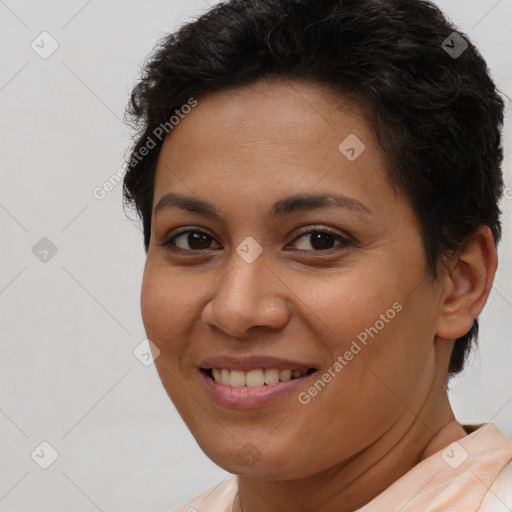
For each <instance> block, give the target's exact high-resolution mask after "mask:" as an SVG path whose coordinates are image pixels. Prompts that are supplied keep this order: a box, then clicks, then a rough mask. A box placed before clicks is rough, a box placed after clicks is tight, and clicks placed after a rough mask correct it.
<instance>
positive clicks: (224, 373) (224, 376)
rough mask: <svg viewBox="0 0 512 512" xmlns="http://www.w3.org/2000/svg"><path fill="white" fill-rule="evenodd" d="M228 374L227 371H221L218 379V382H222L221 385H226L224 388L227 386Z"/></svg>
mask: <svg viewBox="0 0 512 512" xmlns="http://www.w3.org/2000/svg"><path fill="white" fill-rule="evenodd" d="M230 373H231V372H230V371H229V370H221V379H220V381H221V382H222V384H226V386H228V385H229V375H230ZM217 382H218V381H217Z"/></svg>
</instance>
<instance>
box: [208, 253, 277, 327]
mask: <svg viewBox="0 0 512 512" xmlns="http://www.w3.org/2000/svg"><path fill="white" fill-rule="evenodd" d="M241 249H247V247H244V246H243V245H242V244H241ZM239 250H240V248H239ZM249 252H250V248H249ZM265 263H266V262H265V255H264V254H261V255H259V256H258V257H257V258H255V259H254V260H252V261H251V260H250V259H246V258H244V256H243V253H242V256H241V255H240V254H238V251H237V252H233V256H232V259H231V261H230V263H229V268H228V270H227V271H226V272H225V273H224V274H223V275H222V276H221V277H220V278H219V281H218V283H217V286H216V288H215V291H214V294H213V296H212V298H211V301H210V303H209V304H208V306H207V308H206V309H208V310H209V313H207V314H206V315H205V321H206V322H209V323H212V324H214V325H216V326H217V327H219V328H220V329H222V330H223V331H225V332H226V333H228V334H230V335H232V336H238V337H243V335H244V333H245V332H246V331H248V330H249V329H250V328H252V327H255V326H265V327H270V328H280V327H282V326H283V325H284V324H286V322H287V306H286V301H285V299H284V297H282V296H281V294H279V291H278V290H277V289H276V283H275V276H273V273H272V272H271V270H270V269H269V268H268V267H267V266H266V264H265Z"/></svg>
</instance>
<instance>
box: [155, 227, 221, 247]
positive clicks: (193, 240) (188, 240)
mask: <svg viewBox="0 0 512 512" xmlns="http://www.w3.org/2000/svg"><path fill="white" fill-rule="evenodd" d="M212 240H213V238H212V237H211V236H209V235H207V234H206V233H204V232H202V231H197V230H189V231H183V232H181V233H178V234H177V235H175V236H173V237H172V238H170V239H169V240H167V241H166V242H164V243H163V244H161V245H162V247H165V248H167V249H170V250H173V249H174V248H176V247H177V248H178V249H181V250H184V251H200V250H205V249H210V244H211V242H212Z"/></svg>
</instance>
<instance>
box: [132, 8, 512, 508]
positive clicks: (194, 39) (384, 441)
mask: <svg viewBox="0 0 512 512" xmlns="http://www.w3.org/2000/svg"><path fill="white" fill-rule="evenodd" d="M129 113H130V114H131V115H132V117H133V120H134V122H135V124H136V125H137V126H138V128H139V132H138V138H137V140H136V143H135V145H134V147H133V150H132V153H131V158H130V162H129V164H128V172H127V174H126V176H125V182H124V192H125V199H126V202H127V204H130V205H134V206H135V208H136V209H137V212H138V213H139V214H140V216H141V218H142V221H143V226H144V243H145V249H146V252H147V261H146V266H145V269H144V276H143V283H142V292H141V311H142V317H143V321H144V326H145V329H146V333H147V336H148V338H149V339H150V340H151V341H152V343H153V345H152V346H153V350H154V354H155V365H156V367H157V370H158V373H159V375H160V378H161V380H162V383H163V385H164V387H165V389H166V391H167V393H168V394H169V397H170V398H171V400H172V401H173V403H174V405H175V406H176V408H177V410H178V411H179V413H180V415H181V416H182V418H183V420H184V421H185V423H186V424H187V426H188V428H189V429H190V431H191V432H192V434H193V435H194V437H195V439H196V440H197V442H198V444H199V445H200V447H201V448H202V449H203V451H204V452H205V454H206V455H207V456H208V457H210V458H211V459H212V460H213V461H214V462H215V463H216V464H218V465H219V466H221V467H222V468H224V469H225V470H226V471H228V472H230V473H232V474H233V475H236V476H233V477H232V478H230V479H228V480H227V481H225V482H223V483H222V484H221V485H219V486H217V487H216V488H214V489H209V490H207V491H205V492H204V493H203V494H201V495H200V496H198V497H196V498H195V499H193V500H192V501H190V502H189V503H187V504H185V505H183V506H182V507H180V508H178V509H177V510H178V511H191V510H199V511H215V512H219V511H228V512H229V511H231V512H238V511H240V512H241V511H243V512H256V511H262V510H264V511H265V512H277V511H288V510H305V511H306V510H307V511H309V510H311V511H313V510H314V511H316V512H323V511H325V512H327V511H337V512H348V511H354V510H364V511H365V512H370V511H372V512H383V511H391V510H392V511H397V510H401V511H433V510H436V511H439V510H443V511H448V510H450V511H455V510H461V511H462V510H463V511H465V512H468V511H473V510H483V511H491V510H492V511H493V512H494V511H497V510H512V463H511V461H512V443H511V442H510V441H509V440H508V439H507V438H506V437H505V436H504V435H503V434H502V433H501V432H500V431H499V429H498V428H497V427H496V426H495V425H494V424H492V423H490V424H483V425H477V426H470V425H461V424H459V423H458V422H457V420H456V419H455V417H454V414H453V411H452V408H451V406H450V403H449V401H448V397H447V383H448V379H449V377H450V376H453V375H455V374H457V373H458V372H460V371H461V370H462V368H463V366H464V361H465V357H466V355H467V353H468V351H469V350H470V348H471V345H472V343H473V342H474V340H475V339H476V336H477V331H478V321H477V317H478V315H479V314H480V312H481V311H482V308H483V307H484V304H485V302H486V300H487V297H488V295H489V292H490V289H491V286H492V282H493V279H494V275H495V271H496V267H497V257H496V246H497V244H498V242H499V240H500V234H501V227H500V220H499V214H500V210H499V207H498V201H499V199H500V196H501V193H502V189H503V180H502V175H501V168H500V167H501V162H502V150H501V147H500V140H501V134H500V130H501V126H502V122H503V102H502V99H501V98H500V96H499V95H498V93H497V91H496V88H495V85H494V83H493V82H492V80H491V78H490V77H489V73H488V70H487V67H486V64H485V62H484V61H483V59H482V57H481V56H480V54H479V52H478V51H477V49H476V48H475V47H474V46H473V45H472V44H471V42H470V41H469V40H468V38H467V36H465V35H464V34H461V33H459V32H457V31H456V29H455V28H454V27H453V26H452V25H451V24H450V23H449V22H448V21H447V20H446V19H445V18H444V17H443V15H442V13H441V12H440V11H439V10H438V8H437V7H435V6H434V5H433V4H431V3H429V2H427V1H423V0H408V1H403V0H357V1H355V0H350V1H341V0H325V1H311V0H251V1H250V2H241V1H236V0H231V1H228V2H225V3H223V4H220V5H217V6H215V7H213V8H212V9H211V10H210V11H209V12H208V13H206V14H205V15H203V16H201V17H200V18H199V19H197V20H196V21H194V22H192V23H189V24H187V25H185V26H183V27H182V28H181V29H180V30H179V31H178V32H177V33H176V34H171V35H169V36H168V37H166V38H164V39H163V40H162V41H161V44H160V45H159V47H158V48H157V49H156V51H155V53H154V54H153V55H152V58H151V59H150V60H149V62H148V63H147V65H146V67H145V71H144V74H143V76H142V79H141V81H140V82H139V83H138V85H137V86H136V87H135V89H134V91H133V93H132V101H131V108H130V110H129ZM156 355H158V357H156Z"/></svg>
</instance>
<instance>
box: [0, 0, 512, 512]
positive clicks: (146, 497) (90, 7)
mask: <svg viewBox="0 0 512 512" xmlns="http://www.w3.org/2000/svg"><path fill="white" fill-rule="evenodd" d="M438 3H439V5H440V6H441V7H442V8H443V9H444V10H445V12H447V14H448V15H449V16H450V17H451V18H452V19H453V20H454V21H455V22H456V23H457V24H458V26H459V27H460V28H461V30H463V31H465V32H466V33H467V34H468V35H469V36H470V37H471V38H472V40H473V41H474V42H475V43H476V44H477V46H478V47H479V48H480V50H481V52H482V53H483V55H484V57H485V58H486V59H487V61H488V63H489V66H490V68H491V70H492V74H493V76H494V78H495V80H496V81H497V83H498V85H499V86H500V88H501V90H502V91H503V92H505V93H506V94H508V96H509V97H512V53H511V51H510V48H511V46H512V30H511V29H512V0H500V1H495V0H489V1H487V0H486V1H483V0H480V1H473V2H468V1H467V0H443V1H439V2H438ZM207 7H208V3H206V1H205V0H204V1H203V0H188V1H187V2H185V1H184V0H174V1H170V0H165V1H164V0H152V1H151V2H135V1H129V2H127V1H125V2H122V1H121V0H109V1H104V2H100V1H97V0H96V1H95V0H92V1H91V0H90V1H84V0H72V1H69V0H68V1H66V2H65V1H63V0H51V1H46V2H35V1H32V2H29V1H27V0H6V1H2V0H0V48H1V53H0V141H1V142H0V143H1V148H2V152H1V164H0V172H1V183H2V186H1V188H0V223H1V243H2V249H1V251H0V254H1V267H0V311H1V324H0V325H1V332H0V432H1V436H0V448H1V454H0V512H2V511H10V512H18V511H37V512H43V511H52V512H56V511H69V510H73V511H75V512H82V511H83V512H86V511H95V510H102V511H168V510H171V509H172V508H173V506H175V505H178V504H179V503H181V502H183V501H185V500H187V499H189V498H191V497H192V496H194V495H196V494H198V493H199V492H200V491H202V490H204V489H205V488H207V487H209V486H213V485H215V484H217V483H219V482H220V481H221V480H222V479H223V478H224V477H225V476H226V475H227V473H226V472H225V471H223V470H222V469H220V468H218V467H217V466H215V465H214V464H213V463H212V462H211V461H210V460H209V459H207V458H206V456H205V455H204V454H203V453H202V452H201V450H200V449H199V448H198V447H197V445H196V443H195V441H194V439H193V437H192V436H191V434H190V433H189V432H188V430H187V429H186V428H185V426H184V425H183V423H182V421H181V419H180V417H179V416H178V414H177V413H176V411H175V410H174V407H173V405H172V403H171V402H170V401H169V399H168V397H167V395H166V393H165V391H164V389H163V387H162V386H161V384H160V381H159V379H158V376H157V373H156V371H155V368H154V366H152V365H151V366H147V367H146V366H144V365H143V364H142V363H141V362H140V361H139V360H138V359H137V358H136V357H135V356H134V354H133V350H134V349H135V347H137V346H138V345H139V343H140V342H141V341H142V340H143V339H144V338H145V333H144V329H143V324H142V320H141V316H140V309H139V296H140V295H139V294H140V284H141V277H142V271H143V265H144V251H143V244H142V234H141V232H140V231H139V228H138V225H137V222H136V221H133V222H130V221H129V220H128V219H127V218H126V217H125V216H124V214H123V210H122V205H121V185H119V186H117V187H116V188H115V189H114V190H113V191H111V192H110V193H108V194H107V196H106V197H105V198H104V199H103V200H97V199H95V198H94V197H93V194H92V191H93V189H94V188H95V187H98V186H101V185H102V184H103V183H104V182H105V181H106V180H108V179H109V177H111V176H112V175H113V174H115V173H116V171H117V170H118V169H119V168H120V167H121V166H122V164H123V155H124V153H125V151H126V149H127V148H128V146H129V142H130V139H129V137H130V133H129V131H128V129H127V128H126V127H125V126H124V125H123V123H122V122H121V120H122V116H123V112H124V108H125V105H126V102H127V100H128V93H129V91H130V89H131V87H132V85H133V84H134V82H135V80H136V78H137V76H138V72H139V68H140V65H141V64H142V62H143V60H144V58H145V57H146V56H147V54H148V52H149V51H150V50H151V49H152V48H153V46H154V44H155V42H156V41H157V39H159V38H160V37H161V36H163V35H164V34H165V33H168V32H170V31H173V30H175V29H176V28H177V27H178V26H179V25H180V24H181V23H183V22H185V21H187V20H189V19H191V18H192V17H194V16H196V15H198V14H200V13H201V12H202V11H204V10H205V9H206V8H207ZM43 31H47V32H49V33H50V34H51V36H52V37H53V38H54V39H55V40H56V41H57V43H58V45H59V47H58V49H57V50H56V51H55V52H54V53H53V54H52V55H51V56H50V57H48V58H47V59H43V58H41V57H40V56H39V55H38V54H37V53H36V52H35V51H34V50H33V49H32V48H31V42H32V41H33V40H34V39H35V40H36V43H37V41H38V39H37V37H38V36H39V34H40V33H41V32H43ZM39 44H40V45H41V43H39ZM45 48H46V49H48V48H49V40H47V41H46V43H45ZM507 116H508V117H507V126H506V129H505V140H504V146H505V152H506V162H505V175H506V182H507V185H508V186H510V187H512V172H511V155H510V152H511V147H512V128H511V104H510V101H507ZM507 197H508V199H507V200H504V201H503V209H504V215H503V221H504V239H503V242H502V245H501V247H500V250H499V258H500V265H501V269H500V271H499V273H498V276H497V280H496V285H495V288H494V290H493V292H492V294H491V296H490V299H489V301H488V304H487V306H486V309H485V312H484V314H483V315H482V316H481V332H482V334H481V341H480V345H481V350H480V354H479V355H478V356H476V357H473V358H472V359H471V363H472V366H471V368H468V369H467V370H466V371H465V372H464V374H463V375H462V376H461V377H459V378H457V379H456V380H454V381H453V382H452V384H451V397H452V401H453V405H454V408H455V411H456V414H457V416H458V419H459V420H460V421H462V422H487V421H494V422H495V423H496V424H497V425H498V426H499V427H500V428H501V429H502V430H503V431H504V432H505V433H506V434H507V435H508V436H509V437H512V372H511V371H510V368H511V361H512V340H511V332H512V278H511V273H512V256H511V255H512V251H511V249H512V236H511V225H512V221H511V215H512V188H510V189H508V194H507ZM43 237H47V238H49V239H50V240H51V242H52V243H53V244H55V246H56V247H57V253H56V254H55V255H54V256H53V257H51V258H50V257H49V256H48V261H47V262H46V263H44V262H42V261H40V260H39V259H38V258H37V257H36V256H35V255H34V254H33V252H32V248H33V246H34V245H35V244H36V243H37V242H38V241H39V240H40V239H41V238H43ZM43 441H47V442H48V443H50V445H51V446H53V447H54V449H55V450H56V451H57V452H58V454H59V456H58V458H57V460H56V461H55V462H54V463H53V464H52V465H51V466H50V467H49V468H48V469H46V470H45V469H42V468H41V467H39V465H37V464H36V462H34V460H33V459H32V458H31V453H32V452H33V451H34V449H36V448H37V447H38V446H39V445H40V443H41V442H43ZM43 448H44V447H43ZM36 453H39V456H40V460H43V459H44V458H45V457H48V456H49V453H50V452H49V450H48V449H46V452H44V450H43V452H41V451H40V448H39V452H37V451H36ZM41 453H44V454H43V455H41Z"/></svg>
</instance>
